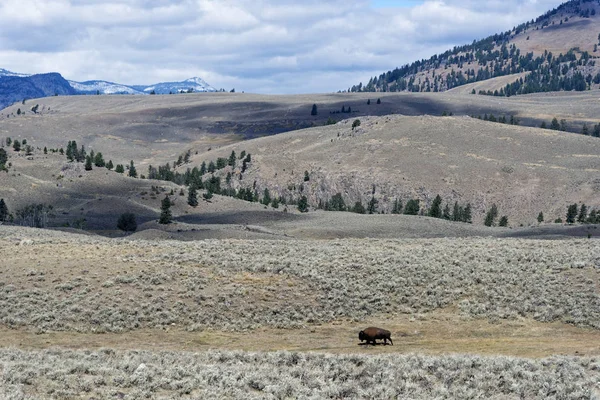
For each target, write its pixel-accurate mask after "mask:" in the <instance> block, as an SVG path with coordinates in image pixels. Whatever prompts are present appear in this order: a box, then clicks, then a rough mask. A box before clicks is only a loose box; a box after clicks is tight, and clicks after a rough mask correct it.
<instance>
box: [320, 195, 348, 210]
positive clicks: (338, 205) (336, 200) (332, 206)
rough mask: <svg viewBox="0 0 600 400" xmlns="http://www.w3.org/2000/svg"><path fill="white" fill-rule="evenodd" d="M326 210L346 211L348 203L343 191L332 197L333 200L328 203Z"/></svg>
mask: <svg viewBox="0 0 600 400" xmlns="http://www.w3.org/2000/svg"><path fill="white" fill-rule="evenodd" d="M325 209H326V210H329V211H346V203H345V202H344V198H343V197H342V194H341V193H336V194H334V195H333V196H332V197H331V200H329V202H328V203H327V205H326V207H325Z"/></svg>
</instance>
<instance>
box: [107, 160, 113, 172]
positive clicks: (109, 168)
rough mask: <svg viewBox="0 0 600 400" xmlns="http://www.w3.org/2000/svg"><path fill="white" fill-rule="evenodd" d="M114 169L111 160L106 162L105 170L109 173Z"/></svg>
mask: <svg viewBox="0 0 600 400" xmlns="http://www.w3.org/2000/svg"><path fill="white" fill-rule="evenodd" d="M113 168H114V165H113V162H112V160H108V164H106V169H108V170H109V171H110V170H111V169H113Z"/></svg>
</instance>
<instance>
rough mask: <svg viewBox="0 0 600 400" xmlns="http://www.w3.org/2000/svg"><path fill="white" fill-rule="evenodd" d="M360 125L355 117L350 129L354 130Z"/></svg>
mask: <svg viewBox="0 0 600 400" xmlns="http://www.w3.org/2000/svg"><path fill="white" fill-rule="evenodd" d="M359 126H360V119H355V120H354V122H352V130H354V129H355V128H358V127H359Z"/></svg>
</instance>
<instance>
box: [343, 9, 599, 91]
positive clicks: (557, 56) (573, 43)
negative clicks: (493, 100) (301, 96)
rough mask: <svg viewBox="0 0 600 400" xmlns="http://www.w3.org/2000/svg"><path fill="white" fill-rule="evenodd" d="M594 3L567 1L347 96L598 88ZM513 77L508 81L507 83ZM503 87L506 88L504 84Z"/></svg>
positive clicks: (372, 81) (354, 88) (357, 87)
mask: <svg viewBox="0 0 600 400" xmlns="http://www.w3.org/2000/svg"><path fill="white" fill-rule="evenodd" d="M599 32H600V2H599V1H598V0H571V1H568V2H565V3H563V4H561V5H560V6H558V7H557V8H555V9H552V10H550V11H548V12H547V13H545V14H544V15H542V16H540V17H538V18H537V19H535V20H533V19H532V20H531V21H527V22H524V23H522V24H521V25H519V26H516V27H514V28H513V29H511V30H508V31H506V32H503V33H499V34H496V35H492V36H489V37H487V38H485V39H482V40H478V41H476V40H474V41H473V42H472V44H468V45H464V46H455V47H454V48H453V49H452V50H448V51H446V52H444V53H441V54H436V55H434V56H432V57H431V58H429V59H423V60H420V61H415V62H413V63H411V64H406V65H404V66H402V67H399V68H395V69H394V70H391V71H388V72H386V73H383V74H381V75H380V76H375V77H373V78H371V79H370V80H369V82H368V83H367V84H365V85H363V84H362V83H360V84H358V85H355V86H352V87H351V88H349V89H348V91H349V92H443V91H447V90H450V89H453V88H456V87H459V86H463V85H466V84H472V83H475V82H481V81H488V80H491V79H494V78H499V77H507V79H501V80H498V82H501V84H500V85H497V87H493V88H491V89H490V88H487V90H479V91H477V90H476V89H475V88H473V89H472V93H473V94H475V93H477V94H486V95H495V96H513V95H518V94H527V93H537V92H550V91H561V90H562V91H572V90H575V91H584V90H589V89H596V88H600V63H597V62H596V60H597V59H598V58H600V49H598V47H599V46H600V35H598V33H599ZM511 75H514V77H513V78H512V79H508V77H510V76H511ZM507 81H508V82H507Z"/></svg>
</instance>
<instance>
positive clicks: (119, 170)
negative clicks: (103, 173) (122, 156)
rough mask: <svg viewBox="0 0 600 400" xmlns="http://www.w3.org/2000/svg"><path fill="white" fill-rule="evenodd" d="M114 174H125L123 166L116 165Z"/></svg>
mask: <svg viewBox="0 0 600 400" xmlns="http://www.w3.org/2000/svg"><path fill="white" fill-rule="evenodd" d="M115 172H116V173H118V174H122V173H123V172H125V167H124V166H123V164H117V166H116V167H115Z"/></svg>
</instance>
